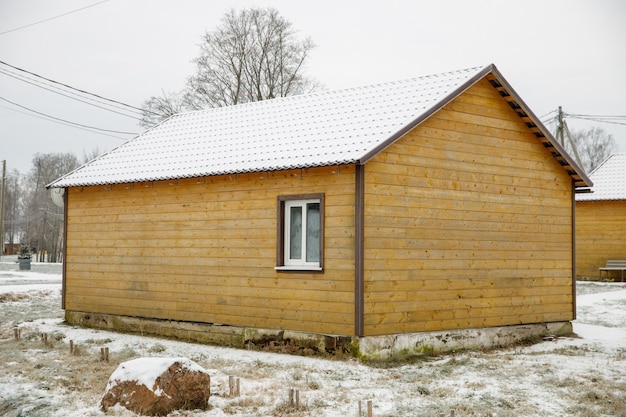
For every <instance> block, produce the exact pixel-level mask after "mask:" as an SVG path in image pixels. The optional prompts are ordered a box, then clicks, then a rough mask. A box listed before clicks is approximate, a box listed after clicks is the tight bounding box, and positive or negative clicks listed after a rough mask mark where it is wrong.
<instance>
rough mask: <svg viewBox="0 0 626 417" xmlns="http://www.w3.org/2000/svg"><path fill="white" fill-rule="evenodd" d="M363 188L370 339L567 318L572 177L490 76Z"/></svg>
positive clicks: (373, 169)
mask: <svg viewBox="0 0 626 417" xmlns="http://www.w3.org/2000/svg"><path fill="white" fill-rule="evenodd" d="M365 181H366V185H365V307H364V308H365V317H364V321H365V322H364V325H365V334H366V335H380V334H393V333H402V332H420V331H433V330H446V329H458V328H476V327H484V326H500V325H513V324H521V323H537V322H550V321H560V320H569V319H572V311H573V306H572V219H571V209H572V189H571V179H570V177H569V176H568V174H567V173H566V172H565V170H564V169H563V168H562V167H561V166H560V165H559V164H558V163H557V162H556V161H555V160H554V158H552V156H551V155H550V153H549V152H548V151H547V150H546V149H545V148H544V146H543V145H542V144H541V143H540V141H539V140H538V139H537V138H536V137H535V135H534V134H532V133H531V132H530V131H529V129H528V128H527V127H526V126H525V124H524V123H523V121H522V120H521V119H519V117H518V116H517V115H516V114H515V113H514V112H513V110H512V109H511V108H510V106H509V105H508V104H507V103H506V102H505V101H504V100H503V99H502V98H501V97H500V95H499V94H498V93H497V92H496V90H494V89H493V88H492V87H491V85H490V84H489V83H488V82H487V81H486V80H483V81H481V82H479V83H478V84H476V85H475V86H473V87H472V88H470V89H469V90H468V91H467V92H465V93H464V94H462V95H461V96H460V97H458V98H457V99H455V100H454V101H452V102H451V103H449V104H448V105H447V106H445V107H444V108H443V109H442V110H441V111H439V112H438V113H436V114H435V115H434V116H432V117H431V118H429V119H428V120H427V121H425V122H424V123H422V124H421V125H420V126H418V127H417V128H415V129H414V130H413V131H411V132H410V133H409V134H407V135H406V136H405V137H403V138H401V139H400V140H399V141H398V142H397V143H395V144H394V145H392V146H391V147H389V148H388V149H387V150H385V151H383V152H382V153H381V154H379V155H378V156H376V157H375V158H374V159H373V160H372V161H370V162H368V163H367V164H366V166H365Z"/></svg>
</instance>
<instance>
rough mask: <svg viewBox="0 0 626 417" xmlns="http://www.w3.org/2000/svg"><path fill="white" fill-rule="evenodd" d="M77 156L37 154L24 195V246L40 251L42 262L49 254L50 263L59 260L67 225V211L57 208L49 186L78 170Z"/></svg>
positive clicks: (69, 154) (70, 154)
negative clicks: (65, 217)
mask: <svg viewBox="0 0 626 417" xmlns="http://www.w3.org/2000/svg"><path fill="white" fill-rule="evenodd" d="M79 165H80V163H79V161H78V158H77V157H76V155H74V154H72V153H51V154H40V153H38V154H36V155H35V157H34V158H33V166H32V168H31V171H30V173H29V175H28V176H27V180H26V184H25V187H24V188H25V189H26V190H28V191H27V192H26V193H25V195H24V198H25V200H24V202H25V221H24V224H25V234H24V240H25V241H23V242H21V243H26V244H28V245H29V246H30V247H31V248H35V249H37V251H38V253H39V254H40V258H39V260H40V261H43V260H44V258H43V256H42V254H44V253H47V254H48V260H49V261H53V262H56V261H58V258H59V254H60V252H61V247H60V242H61V239H60V236H61V230H62V229H61V227H62V222H63V209H62V208H60V207H57V206H55V205H54V204H53V203H52V199H51V198H50V193H49V191H48V190H47V189H46V184H48V183H50V182H51V181H53V180H55V179H57V178H59V177H61V176H62V175H64V174H66V173H68V172H70V171H72V170H74V169H76V168H78V166H79Z"/></svg>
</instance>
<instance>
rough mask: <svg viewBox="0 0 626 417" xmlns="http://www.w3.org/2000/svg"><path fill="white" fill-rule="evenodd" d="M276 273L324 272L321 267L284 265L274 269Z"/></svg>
mask: <svg viewBox="0 0 626 417" xmlns="http://www.w3.org/2000/svg"><path fill="white" fill-rule="evenodd" d="M274 269H275V270H276V271H279V272H281V271H310V272H321V271H323V270H324V268H322V267H321V266H311V265H283V266H276V267H274Z"/></svg>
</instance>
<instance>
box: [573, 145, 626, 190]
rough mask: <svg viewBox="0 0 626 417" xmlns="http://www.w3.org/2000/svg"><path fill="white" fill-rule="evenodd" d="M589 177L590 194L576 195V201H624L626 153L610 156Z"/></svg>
mask: <svg viewBox="0 0 626 417" xmlns="http://www.w3.org/2000/svg"><path fill="white" fill-rule="evenodd" d="M589 177H590V178H591V179H592V180H593V187H591V192H590V193H585V194H578V195H576V201H596V200H626V153H615V154H612V155H611V156H609V157H608V158H607V159H605V160H604V162H602V163H601V164H600V165H599V166H598V167H596V169H594V170H593V171H592V172H591V174H589Z"/></svg>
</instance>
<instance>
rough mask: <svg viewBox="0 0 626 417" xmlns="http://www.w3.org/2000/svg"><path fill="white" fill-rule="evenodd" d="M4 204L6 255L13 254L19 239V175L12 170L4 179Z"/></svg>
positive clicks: (20, 190)
mask: <svg viewBox="0 0 626 417" xmlns="http://www.w3.org/2000/svg"><path fill="white" fill-rule="evenodd" d="M6 181H7V183H6V189H5V195H4V197H5V202H4V227H3V229H2V230H3V234H4V236H3V237H2V238H3V242H5V241H6V242H7V243H8V244H9V246H8V251H7V253H6V255H13V254H15V250H14V247H15V245H16V244H18V243H20V239H21V231H22V229H21V226H22V223H21V222H22V216H21V212H22V211H21V203H22V199H21V198H20V196H21V195H22V188H21V181H20V173H19V172H18V171H17V170H16V169H14V170H13V171H11V172H10V173H9V174H8V175H7V177H6Z"/></svg>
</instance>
